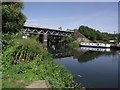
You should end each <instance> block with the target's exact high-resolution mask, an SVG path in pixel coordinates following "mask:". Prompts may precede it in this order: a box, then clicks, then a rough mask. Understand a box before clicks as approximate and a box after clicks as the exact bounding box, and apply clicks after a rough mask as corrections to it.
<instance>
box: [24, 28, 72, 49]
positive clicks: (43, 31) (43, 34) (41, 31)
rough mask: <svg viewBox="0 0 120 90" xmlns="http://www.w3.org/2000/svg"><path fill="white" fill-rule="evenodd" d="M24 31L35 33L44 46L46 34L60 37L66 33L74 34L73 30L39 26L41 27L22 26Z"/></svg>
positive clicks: (45, 44) (46, 39)
mask: <svg viewBox="0 0 120 90" xmlns="http://www.w3.org/2000/svg"><path fill="white" fill-rule="evenodd" d="M23 28H24V30H25V31H24V33H28V34H37V35H39V38H41V39H42V40H41V42H42V43H43V45H44V46H45V47H47V41H48V38H47V37H48V35H50V36H54V37H57V36H59V37H62V36H66V35H74V31H63V30H57V29H49V28H41V27H32V26H23Z"/></svg>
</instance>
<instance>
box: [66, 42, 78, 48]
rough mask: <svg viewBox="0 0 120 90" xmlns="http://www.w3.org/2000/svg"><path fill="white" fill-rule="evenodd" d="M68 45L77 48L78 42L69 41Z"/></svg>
mask: <svg viewBox="0 0 120 90" xmlns="http://www.w3.org/2000/svg"><path fill="white" fill-rule="evenodd" d="M68 46H69V47H70V48H71V49H75V48H78V47H79V42H77V41H73V42H71V43H69V44H68Z"/></svg>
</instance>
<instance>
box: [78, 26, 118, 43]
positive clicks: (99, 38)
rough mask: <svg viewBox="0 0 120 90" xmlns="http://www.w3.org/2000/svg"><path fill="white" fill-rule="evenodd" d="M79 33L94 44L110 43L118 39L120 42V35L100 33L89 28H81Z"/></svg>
mask: <svg viewBox="0 0 120 90" xmlns="http://www.w3.org/2000/svg"><path fill="white" fill-rule="evenodd" d="M78 31H79V32H80V33H81V34H83V35H84V36H85V37H86V38H88V39H89V40H91V41H93V42H109V40H116V39H118V41H120V40H119V39H120V34H111V33H107V32H100V31H99V30H95V29H92V28H90V27H88V26H80V27H79V29H78Z"/></svg>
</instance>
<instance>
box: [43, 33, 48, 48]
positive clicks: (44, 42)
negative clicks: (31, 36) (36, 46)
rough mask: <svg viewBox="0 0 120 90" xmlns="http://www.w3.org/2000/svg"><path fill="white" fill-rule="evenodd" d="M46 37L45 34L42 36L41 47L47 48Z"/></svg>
mask: <svg viewBox="0 0 120 90" xmlns="http://www.w3.org/2000/svg"><path fill="white" fill-rule="evenodd" d="M47 37H48V35H47V34H43V46H44V47H45V48H47V41H48V38H47Z"/></svg>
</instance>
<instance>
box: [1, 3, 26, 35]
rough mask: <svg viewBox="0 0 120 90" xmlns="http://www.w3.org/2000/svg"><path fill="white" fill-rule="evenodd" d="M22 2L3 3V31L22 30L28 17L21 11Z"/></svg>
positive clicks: (14, 31) (13, 31)
mask: <svg viewBox="0 0 120 90" xmlns="http://www.w3.org/2000/svg"><path fill="white" fill-rule="evenodd" d="M21 9H23V3H22V2H3V3H2V32H3V33H16V32H18V31H20V30H21V28H22V27H23V25H24V22H25V20H26V17H25V16H24V15H23V13H22V12H21Z"/></svg>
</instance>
